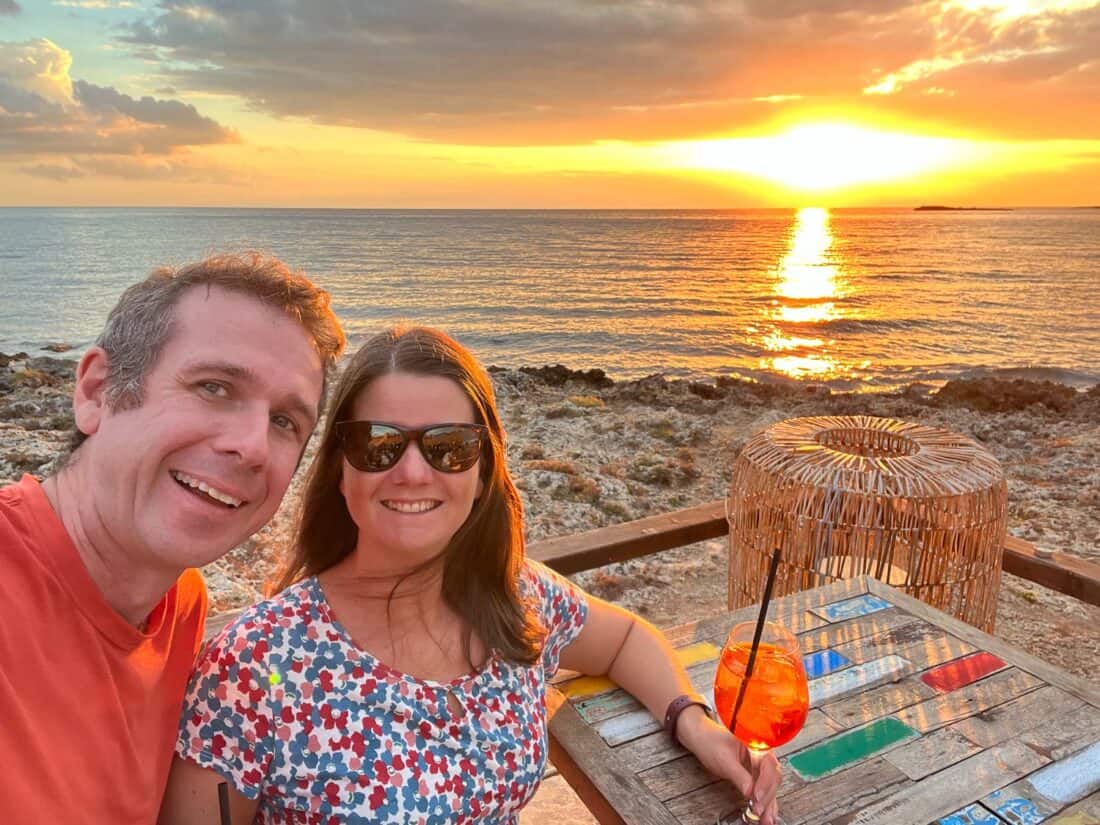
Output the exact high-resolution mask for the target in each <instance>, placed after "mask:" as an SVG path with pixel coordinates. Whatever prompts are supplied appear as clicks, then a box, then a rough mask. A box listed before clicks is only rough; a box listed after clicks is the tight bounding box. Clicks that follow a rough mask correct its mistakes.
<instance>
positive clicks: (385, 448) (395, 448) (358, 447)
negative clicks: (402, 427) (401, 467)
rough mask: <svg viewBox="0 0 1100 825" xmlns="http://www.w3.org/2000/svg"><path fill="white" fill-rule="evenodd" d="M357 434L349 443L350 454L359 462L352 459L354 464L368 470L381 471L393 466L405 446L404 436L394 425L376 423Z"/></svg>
mask: <svg viewBox="0 0 1100 825" xmlns="http://www.w3.org/2000/svg"><path fill="white" fill-rule="evenodd" d="M355 436H356V437H355V438H353V439H352V440H351V443H350V444H349V445H348V446H349V447H350V451H349V454H350V455H351V456H353V457H354V458H355V459H356V461H357V462H358V463H356V461H352V466H355V467H358V468H359V469H360V470H366V471H367V472H379V471H380V470H386V469H389V468H390V467H392V466H393V465H394V464H396V463H397V460H398V459H399V458H400V457H401V452H402V450H403V448H404V446H405V438H404V436H403V435H402V433H401V432H400V431H399V430H396V429H394V428H393V427H382V426H379V425H377V424H374V425H371V426H370V428H369V429H367V428H364V429H362V430H358V431H356V433H355ZM349 460H350V458H349Z"/></svg>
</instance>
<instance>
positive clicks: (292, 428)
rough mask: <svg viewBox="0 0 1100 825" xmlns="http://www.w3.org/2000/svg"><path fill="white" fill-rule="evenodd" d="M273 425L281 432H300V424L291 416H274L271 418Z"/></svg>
mask: <svg viewBox="0 0 1100 825" xmlns="http://www.w3.org/2000/svg"><path fill="white" fill-rule="evenodd" d="M271 423H272V424H274V425H275V426H276V427H278V428H279V429H280V430H286V431H288V432H292V433H294V432H298V424H297V422H295V421H294V419H293V418H291V417H290V416H289V415H273V416H272V417H271Z"/></svg>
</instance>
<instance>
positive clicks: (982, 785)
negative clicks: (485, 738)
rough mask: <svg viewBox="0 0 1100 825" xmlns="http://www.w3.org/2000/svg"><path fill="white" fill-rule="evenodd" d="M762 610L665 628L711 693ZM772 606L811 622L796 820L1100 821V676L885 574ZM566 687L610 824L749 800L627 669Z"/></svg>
mask: <svg viewBox="0 0 1100 825" xmlns="http://www.w3.org/2000/svg"><path fill="white" fill-rule="evenodd" d="M757 610H758V608H756V607H749V608H746V609H744V610H740V611H737V612H735V613H725V614H722V615H720V616H716V617H714V618H711V619H706V620H703V621H699V622H693V623H692V624H688V625H683V626H681V627H678V628H674V629H672V630H670V631H668V633H667V634H666V635H668V636H669V638H670V640H671V641H672V643H673V645H674V646H675V647H676V648H677V652H678V653H679V655H680V657H681V659H682V660H683V661H684V663H685V665H686V666H687V668H688V673H689V675H690V676H691V679H692V682H693V684H694V685H695V687H696V689H697V690H698V691H699V692H700V693H702V694H703V695H705V696H710V695H711V687H712V679H713V677H714V669H715V665H716V660H717V657H718V653H719V650H720V648H721V645H722V643H723V641H724V640H725V636H726V633H727V631H728V630H729V628H730V627H732V626H733V624H735V623H737V622H741V621H749V620H754V619H755V618H756V612H757ZM768 617H769V618H770V619H772V620H773V621H779V622H781V623H782V624H784V625H786V626H787V627H788V628H790V629H791V630H793V631H794V632H796V633H797V634H798V635H799V642H800V644H801V646H802V652H803V654H804V661H805V662H806V664H807V675H809V677H810V705H811V710H810V713H809V717H808V718H807V720H806V726H805V727H804V728H803V730H802V732H801V733H800V734H799V736H798V737H797V738H795V739H794V740H793V741H792V742H790V743H788V744H787V745H786V746H784V747H783V748H781V749H779V750H778V752H777V753H778V755H779V756H780V760H781V763H782V766H783V777H784V778H783V785H782V787H781V789H780V792H779V812H780V817H781V819H782V821H783V822H784V823H786V825H800V823H814V824H815V825H816V823H831V824H832V825H850V824H851V825H856V824H857V823H858V824H859V825H872V824H873V825H927V823H933V822H940V823H948V824H949V825H978V824H979V823H980V824H981V825H1001V824H1002V823H1014V824H1016V825H1025V824H1027V825H1029V824H1030V823H1037V822H1048V823H1059V824H1060V825H1071V823H1072V825H1087V823H1093V824H1094V825H1098V824H1100V691H1097V690H1096V689H1095V688H1094V687H1092V686H1091V685H1090V684H1089V683H1088V682H1086V681H1085V680H1083V679H1080V678H1078V677H1076V676H1073V675H1071V674H1068V673H1065V672H1064V671H1062V670H1060V669H1058V668H1057V667H1054V666H1053V665H1050V664H1047V663H1046V662H1043V661H1040V660H1039V659H1036V658H1035V657H1033V656H1030V655H1029V654H1027V653H1025V652H1023V651H1021V650H1018V649H1016V648H1014V647H1012V646H1010V645H1008V644H1005V643H1004V642H1002V641H1000V640H999V639H996V638H994V637H992V636H989V635H987V634H985V633H983V632H981V631H979V630H977V629H975V628H973V627H971V626H969V625H966V624H963V623H962V622H960V621H958V620H957V619H954V618H953V617H951V616H948V615H946V614H945V613H941V612H940V611H938V610H935V609H933V608H930V607H928V606H927V605H925V604H924V603H922V602H919V601H917V600H915V599H913V598H911V597H909V596H907V595H905V594H904V593H901V592H900V591H897V590H894V589H893V588H890V587H888V586H886V585H884V584H882V583H880V582H878V581H876V580H874V579H872V578H870V577H861V578H858V579H851V580H848V581H843V582H837V583H835V584H830V585H827V586H824V587H820V588H817V589H815V590H808V591H805V592H802V593H796V594H794V595H791V596H788V597H786V598H783V599H777V600H776V601H775V602H773V604H772V606H771V608H770V610H769V614H768ZM1066 643H1067V644H1072V643H1073V640H1072V639H1067V640H1066ZM1098 664H1100V663H1098ZM556 687H557V688H558V689H559V690H560V691H561V692H562V694H564V695H565V699H566V701H564V702H563V703H562V704H561V706H560V707H559V708H558V709H557V712H556V713H555V715H554V717H553V719H552V721H551V724H550V732H551V759H552V760H553V762H554V764H555V766H556V767H557V768H558V770H559V771H560V772H561V774H562V775H563V776H564V777H565V779H566V781H568V782H569V783H570V785H572V786H573V788H574V789H575V790H576V791H577V793H578V795H580V797H581V799H582V800H584V802H585V804H586V805H588V807H589V808H590V809H591V810H592V812H593V813H594V814H595V816H596V817H597V819H599V821H600V822H601V823H627V824H628V825H674V823H681V825H704V823H706V825H710V824H711V823H713V822H714V821H715V817H716V815H717V814H718V813H719V812H720V811H722V810H725V809H727V808H729V807H730V806H731V805H733V804H735V803H737V802H738V801H739V797H738V795H737V793H736V791H735V790H734V789H733V787H732V786H731V785H729V784H728V783H725V782H718V781H716V780H715V779H714V778H713V777H712V776H710V775H709V774H708V773H706V772H705V771H704V770H703V768H702V767H701V766H700V765H699V763H698V762H697V761H696V760H695V758H694V757H693V756H691V755H690V754H688V753H687V752H686V751H685V750H684V749H682V748H678V747H675V746H673V745H672V743H671V741H670V740H669V738H668V737H667V736H666V735H665V734H664V732H663V731H661V730H660V726H659V725H658V723H657V722H656V721H655V720H654V719H653V718H652V717H650V715H649V713H648V712H647V711H646V710H645V709H644V708H642V707H641V705H639V704H638V702H636V701H635V700H634V699H633V698H632V697H631V696H629V695H628V694H626V693H625V692H623V691H622V690H619V689H618V688H616V686H615V685H614V684H613V683H611V682H609V681H607V680H605V679H592V678H589V677H577V676H575V675H572V674H562V675H561V677H559V679H558V680H557V681H556Z"/></svg>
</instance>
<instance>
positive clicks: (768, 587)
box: [730, 546, 783, 732]
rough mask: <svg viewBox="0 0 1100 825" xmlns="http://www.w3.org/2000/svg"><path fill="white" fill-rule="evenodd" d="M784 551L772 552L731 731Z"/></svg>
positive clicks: (734, 724)
mask: <svg viewBox="0 0 1100 825" xmlns="http://www.w3.org/2000/svg"><path fill="white" fill-rule="evenodd" d="M782 552H783V548H782V546H779V547H776V548H775V552H774V553H772V563H771V566H770V567H769V568H768V580H767V581H766V582H764V599H763V601H761V602H760V615H759V616H757V617H756V632H754V633H753V634H752V648H751V649H750V650H749V661H748V662H747V663H746V664H745V678H744V679H742V680H741V687H740V688H739V689H738V691H737V702H736V704H734V706H733V716H731V717H730V731H731V732H732V731H733V729H734V728H736V727H737V712H738V711H739V710H741V703H742V702H744V701H745V687H746V686H747V685H748V684H749V679H750V678H751V677H752V668H753V665H755V664H756V649H757V648H758V647H759V646H760V636H761V634H762V633H763V632H764V620H765V619H766V618H767V616H768V603H769V602H770V601H771V600H772V585H774V584H775V571H776V570H778V569H779V555H780V553H782Z"/></svg>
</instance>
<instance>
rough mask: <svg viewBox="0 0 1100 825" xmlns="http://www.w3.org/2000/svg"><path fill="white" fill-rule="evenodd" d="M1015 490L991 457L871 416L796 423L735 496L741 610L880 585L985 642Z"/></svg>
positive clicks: (741, 479)
mask: <svg viewBox="0 0 1100 825" xmlns="http://www.w3.org/2000/svg"><path fill="white" fill-rule="evenodd" d="M1006 495H1007V486H1006V484H1005V480H1004V473H1003V471H1002V470H1001V466H1000V464H999V463H998V462H997V459H995V458H994V457H993V456H992V455H991V454H990V453H989V451H988V450H986V449H984V448H983V447H981V446H980V445H979V444H977V443H976V442H974V441H972V440H971V439H969V438H966V437H965V436H962V435H959V434H957V433H953V432H951V431H949V430H944V429H939V428H935V427H927V426H924V425H921V424H912V423H907V422H904V421H898V420H895V419H891V418H874V417H871V416H846V417H832V416H829V417H826V416H821V417H814V418H794V419H790V420H787V421H782V422H780V423H778V424H774V425H772V426H771V427H768V428H767V429H766V430H763V431H762V432H760V433H757V434H756V435H755V436H753V437H752V438H751V439H750V440H749V442H748V443H747V444H746V445H745V447H744V449H742V451H741V454H740V455H739V456H738V458H737V461H736V463H735V465H734V470H733V480H732V482H731V484H730V495H729V499H728V516H729V524H730V566H729V571H730V580H729V604H730V608H731V609H732V608H737V607H744V606H745V605H749V604H754V603H756V602H759V600H760V598H761V595H762V594H761V589H762V588H763V583H764V579H765V575H766V572H767V569H768V563H769V562H770V560H771V555H772V553H773V551H774V549H775V548H776V547H777V546H779V547H782V551H783V552H782V556H781V562H780V565H779V571H778V573H777V577H776V582H775V593H774V595H775V596H777V597H778V596H783V595H786V594H788V593H793V592H796V591H798V590H804V589H807V588H810V587H816V586H818V585H822V584H827V583H829V582H833V581H837V580H838V579H845V578H849V577H852V576H860V575H864V574H870V575H872V576H874V577H875V578H878V579H880V580H881V581H884V582H887V583H888V584H890V585H893V586H895V587H898V588H900V589H902V590H904V591H906V592H907V593H909V594H910V595H912V596H914V597H916V598H918V599H921V600H922V601H924V602H926V603H927V604H930V605H932V606H933V607H936V608H939V609H940V610H943V611H945V612H948V613H951V614H953V615H955V616H957V617H958V618H960V619H962V620H963V621H965V622H968V623H970V624H972V625H974V626H976V627H979V628H981V629H983V630H985V631H992V630H993V623H994V620H995V618H996V613H997V594H998V591H999V589H1000V583H1001V556H1002V553H1003V552H1004V539H1005V529H1006V520H1007V501H1006Z"/></svg>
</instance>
